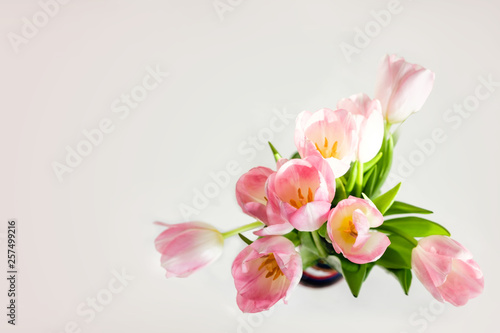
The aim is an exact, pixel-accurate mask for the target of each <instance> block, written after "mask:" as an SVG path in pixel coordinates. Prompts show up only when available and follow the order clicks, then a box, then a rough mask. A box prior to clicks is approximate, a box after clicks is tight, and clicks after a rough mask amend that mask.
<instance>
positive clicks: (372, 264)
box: [363, 262, 375, 282]
mask: <svg viewBox="0 0 500 333" xmlns="http://www.w3.org/2000/svg"><path fill="white" fill-rule="evenodd" d="M373 267H375V263H374V262H369V263H367V264H366V274H365V278H364V280H363V282H364V281H366V279H367V278H368V275H369V274H370V272H371V271H372V268H373Z"/></svg>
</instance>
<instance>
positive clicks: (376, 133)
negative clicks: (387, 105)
mask: <svg viewBox="0 0 500 333" xmlns="http://www.w3.org/2000/svg"><path fill="white" fill-rule="evenodd" d="M337 108H338V109H344V110H347V111H348V112H349V113H351V114H352V115H353V116H354V119H355V121H356V125H357V126H356V128H357V132H356V133H357V142H358V145H357V147H356V157H357V160H358V161H360V162H361V163H365V162H368V161H369V160H371V159H372V158H374V157H375V155H377V153H378V152H379V150H380V147H381V146H382V139H383V138H384V117H383V115H382V107H381V105H380V102H379V101H378V100H376V99H373V100H372V99H370V97H368V96H367V95H366V94H357V95H352V96H350V97H349V98H344V99H342V100H340V101H339V103H338V104H337Z"/></svg>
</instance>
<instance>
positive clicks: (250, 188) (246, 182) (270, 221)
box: [236, 158, 293, 236]
mask: <svg viewBox="0 0 500 333" xmlns="http://www.w3.org/2000/svg"><path fill="white" fill-rule="evenodd" d="M286 161H288V160H286V159H284V158H282V159H280V160H279V161H278V164H277V165H278V167H280V166H281V165H282V164H283V163H285V162H286ZM273 173H275V172H274V171H273V170H271V169H269V168H266V167H256V168H253V169H251V170H250V171H248V172H247V173H245V174H244V175H243V176H241V177H240V179H239V180H238V182H237V183H236V199H237V201H238V204H239V205H240V207H241V209H242V210H243V212H244V213H246V214H248V215H250V216H252V217H254V218H256V219H257V220H259V221H261V222H263V223H264V224H266V227H265V228H262V229H260V230H257V231H255V232H254V234H256V235H258V236H267V235H284V234H287V233H289V232H290V231H292V230H293V226H292V225H291V224H290V223H288V221H287V220H286V219H285V218H283V217H282V216H281V214H280V213H279V211H278V209H276V207H275V205H273V204H272V203H269V202H268V198H267V197H266V184H267V180H268V178H269V176H270V175H271V174H273ZM270 206H273V207H270Z"/></svg>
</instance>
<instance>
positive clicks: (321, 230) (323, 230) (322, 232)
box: [318, 222, 326, 238]
mask: <svg viewBox="0 0 500 333" xmlns="http://www.w3.org/2000/svg"><path fill="white" fill-rule="evenodd" d="M318 234H319V235H320V236H321V237H323V238H326V222H325V223H323V224H322V225H321V227H319V229H318Z"/></svg>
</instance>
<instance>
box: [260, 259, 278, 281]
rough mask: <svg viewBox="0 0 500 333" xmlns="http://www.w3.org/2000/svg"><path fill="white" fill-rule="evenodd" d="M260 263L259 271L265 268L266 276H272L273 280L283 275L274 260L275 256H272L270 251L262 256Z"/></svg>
mask: <svg viewBox="0 0 500 333" xmlns="http://www.w3.org/2000/svg"><path fill="white" fill-rule="evenodd" d="M262 259H264V260H263V261H262V263H261V264H260V266H259V271H260V270H261V269H263V268H265V269H266V270H267V274H266V278H269V277H271V276H272V277H273V281H274V280H276V279H277V278H279V277H280V276H283V272H282V271H281V269H280V267H279V266H278V262H276V258H274V253H270V254H268V255H266V256H264V257H262Z"/></svg>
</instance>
